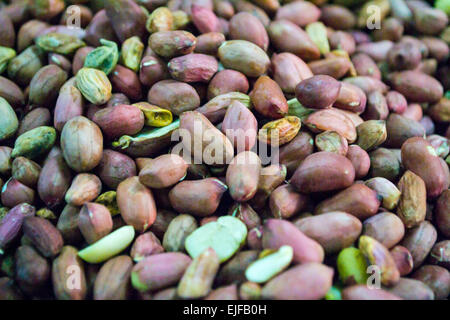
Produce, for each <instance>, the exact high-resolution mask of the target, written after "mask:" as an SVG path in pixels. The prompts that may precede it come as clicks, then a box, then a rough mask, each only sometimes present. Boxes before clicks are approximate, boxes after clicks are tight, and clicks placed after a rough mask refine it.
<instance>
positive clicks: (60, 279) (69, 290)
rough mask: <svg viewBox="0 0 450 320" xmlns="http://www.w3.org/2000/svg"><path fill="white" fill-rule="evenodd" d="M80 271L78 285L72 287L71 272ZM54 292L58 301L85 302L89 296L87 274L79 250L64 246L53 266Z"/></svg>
mask: <svg viewBox="0 0 450 320" xmlns="http://www.w3.org/2000/svg"><path fill="white" fill-rule="evenodd" d="M73 270H77V271H79V274H78V275H79V278H78V279H77V281H79V282H77V284H79V286H72V284H73V283H72V282H71V281H70V277H71V275H72V274H71V272H74V271H73ZM52 284H53V292H54V293H55V297H56V298H57V299H58V300H84V299H85V298H86V295H87V283H86V274H85V272H84V265H83V262H82V260H81V259H80V258H79V257H78V250H77V249H76V248H75V247H72V246H64V247H63V248H62V249H61V253H60V254H59V256H58V257H56V258H55V260H53V264H52Z"/></svg>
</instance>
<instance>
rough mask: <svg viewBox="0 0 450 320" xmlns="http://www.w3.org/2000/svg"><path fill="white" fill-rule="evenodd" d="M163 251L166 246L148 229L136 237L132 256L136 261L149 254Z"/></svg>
mask: <svg viewBox="0 0 450 320" xmlns="http://www.w3.org/2000/svg"><path fill="white" fill-rule="evenodd" d="M163 252H164V248H163V247H162V245H161V242H160V241H159V239H158V238H157V237H156V236H155V234H154V233H153V232H151V231H148V232H146V233H143V234H141V235H140V236H138V237H137V238H136V240H135V241H134V243H133V246H132V247H131V252H130V256H131V257H132V258H133V260H134V261H135V262H139V261H141V260H142V259H144V258H146V257H148V256H151V255H154V254H159V253H163Z"/></svg>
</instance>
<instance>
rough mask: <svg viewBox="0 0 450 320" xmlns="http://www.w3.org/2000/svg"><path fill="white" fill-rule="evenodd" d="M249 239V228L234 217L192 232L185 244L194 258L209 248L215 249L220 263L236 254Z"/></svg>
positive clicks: (223, 218) (218, 220)
mask: <svg viewBox="0 0 450 320" xmlns="http://www.w3.org/2000/svg"><path fill="white" fill-rule="evenodd" d="M246 238H247V227H246V226H245V224H244V223H243V222H242V221H241V220H239V219H237V218H234V217H231V216H224V217H220V218H219V219H217V221H214V222H210V223H207V224H205V225H204V226H202V227H200V228H198V229H197V230H195V231H194V232H192V233H191V234H190V235H189V236H188V237H187V238H186V242H185V248H186V251H187V252H188V253H189V255H190V256H191V257H192V258H195V257H197V256H198V255H200V254H201V253H202V252H203V251H205V250H206V249H208V248H209V247H211V248H213V249H214V250H215V251H216V253H217V256H218V257H219V260H220V262H224V261H226V260H228V259H229V258H230V257H231V256H233V255H234V254H235V252H236V251H237V250H239V248H240V247H241V245H242V244H243V243H244V241H245V239H246Z"/></svg>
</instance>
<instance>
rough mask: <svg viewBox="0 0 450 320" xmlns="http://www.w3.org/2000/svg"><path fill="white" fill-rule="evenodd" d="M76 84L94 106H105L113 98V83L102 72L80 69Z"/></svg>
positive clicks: (92, 69)
mask: <svg viewBox="0 0 450 320" xmlns="http://www.w3.org/2000/svg"><path fill="white" fill-rule="evenodd" d="M76 84H77V88H78V90H80V91H81V93H82V94H83V96H84V97H85V98H86V99H87V100H89V101H90V102H91V103H93V104H96V105H100V104H104V103H106V102H108V100H109V99H110V98H111V91H112V86H111V82H109V79H108V77H107V76H106V74H105V73H104V72H103V71H101V70H97V69H94V68H82V69H80V70H79V71H78V73H77V76H76Z"/></svg>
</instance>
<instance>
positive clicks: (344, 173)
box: [290, 151, 355, 211]
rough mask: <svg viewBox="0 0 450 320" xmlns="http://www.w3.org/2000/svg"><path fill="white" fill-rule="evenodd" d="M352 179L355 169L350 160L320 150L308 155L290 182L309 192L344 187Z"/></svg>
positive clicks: (302, 190)
mask: <svg viewBox="0 0 450 320" xmlns="http://www.w3.org/2000/svg"><path fill="white" fill-rule="evenodd" d="M354 179H355V169H354V167H353V165H352V163H351V162H350V160H348V159H347V158H345V157H344V156H341V155H338V154H336V153H332V152H326V151H322V152H317V153H314V154H312V155H310V156H308V157H307V158H306V159H305V160H304V161H303V162H302V163H301V164H300V166H299V167H298V168H297V170H296V171H295V173H294V175H293V176H292V178H291V181H290V182H291V184H292V185H293V186H294V187H295V188H296V189H297V190H298V191H299V192H302V193H311V192H322V191H330V190H339V189H342V188H346V187H349V186H350V185H351V184H352V183H353V181H354ZM333 211H335V210H334V209H333Z"/></svg>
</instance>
